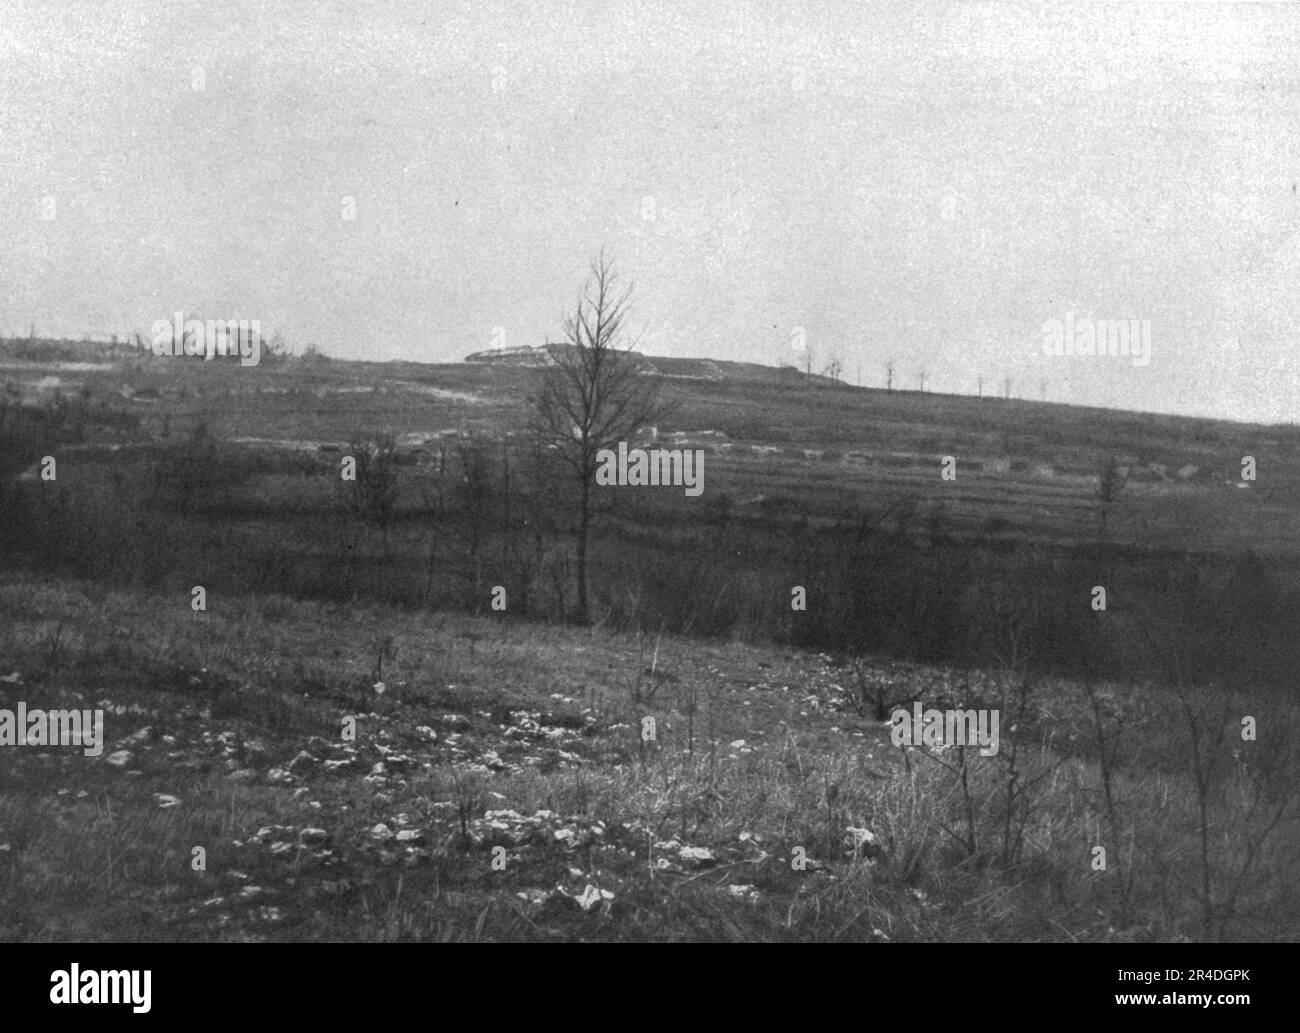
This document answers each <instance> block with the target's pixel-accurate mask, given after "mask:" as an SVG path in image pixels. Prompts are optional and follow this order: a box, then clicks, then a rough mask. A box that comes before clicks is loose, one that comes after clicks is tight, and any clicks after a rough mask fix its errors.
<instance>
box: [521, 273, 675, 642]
mask: <svg viewBox="0 0 1300 1033" xmlns="http://www.w3.org/2000/svg"><path fill="white" fill-rule="evenodd" d="M631 300H632V285H631V284H630V283H629V284H627V285H626V286H620V283H619V277H618V275H617V273H616V272H615V270H614V266H613V263H612V262H611V261H610V260H609V259H608V258H606V256H605V253H604V251H602V252H601V253H600V254H599V255H598V256H597V257H596V258H595V259H593V260H592V263H591V269H590V273H589V275H588V278H587V282H586V284H585V285H584V287H583V289H582V291H581V292H580V293H579V295H578V300H577V302H576V303H575V305H574V308H573V310H572V312H571V314H569V315H567V316H566V317H565V320H564V336H565V341H566V344H565V346H564V347H561V348H557V349H554V350H553V353H552V356H551V358H552V363H551V364H549V365H547V366H545V367H543V368H542V370H541V373H540V375H539V383H538V387H537V391H536V393H535V394H534V395H533V397H532V398H531V399H530V402H531V405H532V410H533V428H534V432H535V434H536V436H537V438H538V440H539V441H540V442H542V443H543V444H544V445H545V446H547V447H549V448H553V449H555V450H556V451H557V452H558V453H559V455H560V457H561V459H562V460H563V461H564V463H565V465H566V466H567V467H568V469H569V471H570V473H571V474H572V476H573V479H574V482H575V484H576V487H577V489H578V501H577V520H576V524H575V527H574V547H575V554H576V559H577V572H576V573H577V589H578V598H577V606H576V610H575V612H574V614H573V617H574V619H575V620H576V621H578V622H579V623H586V622H587V621H588V620H589V618H590V610H589V606H588V599H587V544H588V541H589V539H590V536H591V526H592V517H593V512H594V505H593V502H594V499H593V491H592V489H593V488H594V487H595V483H596V470H597V468H598V467H599V463H598V462H597V457H596V454H597V453H598V452H599V451H600V450H601V449H605V448H611V449H612V448H615V447H616V446H617V444H618V442H620V441H629V440H630V439H631V438H632V437H634V436H635V435H636V433H637V432H638V431H639V430H641V429H643V428H645V427H646V426H648V425H650V424H655V423H658V422H660V421H661V420H662V419H663V418H664V417H666V416H668V415H669V414H670V413H671V412H672V410H673V406H671V405H670V404H668V403H666V402H665V401H664V400H663V399H662V397H661V394H660V392H661V381H660V380H659V379H658V378H657V377H650V376H644V375H642V373H641V370H640V368H639V363H638V362H637V360H636V357H635V356H634V355H633V353H632V351H631V350H630V349H622V348H620V347H618V345H619V343H620V342H621V340H622V337H623V331H624V329H625V326H624V324H625V322H626V319H627V314H628V310H629V307H630V305H631Z"/></svg>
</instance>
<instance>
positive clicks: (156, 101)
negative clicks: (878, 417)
mask: <svg viewBox="0 0 1300 1033" xmlns="http://www.w3.org/2000/svg"><path fill="white" fill-rule="evenodd" d="M1298 23H1300V8H1297V6H1296V5H1282V4H1276V5H1268V4H1176V5H1174V4H1170V5H1166V4H1154V3H1153V4H1142V5H1136V4H1091V3H1090V4H1086V5H1082V4H1081V5H1074V4H1061V5H1038V4H1033V5H1029V4H1025V5H1021V4H1011V3H997V4H976V3H969V4H966V3H959V4H942V3H927V4H924V5H920V4H915V3H904V4H893V3H863V2H860V0H854V2H851V3H843V4H832V3H825V4H802V3H798V2H793V3H792V2H789V0H786V2H782V3H774V4H759V3H738V2H725V3H724V2H713V0H690V2H689V3H684V4H681V5H676V4H671V3H667V2H664V0H658V2H655V3H646V4H623V3H618V2H611V0H595V2H584V0H570V2H566V3H564V4H562V5H560V4H555V5H550V4H544V3H542V4H539V3H533V2H522V0H521V2H518V3H508V4H499V5H494V4H484V3H478V2H476V3H470V4H464V5H461V4H443V3H438V4H421V3H418V2H397V3H391V4H389V3H366V2H363V0H345V2H342V3H337V4H320V5H311V7H308V6H307V5H305V4H301V3H295V2H290V0H286V2H281V0H267V2H262V3H257V2H249V3H231V2H225V0H201V2H197V3H189V2H178V0H166V2H159V3H144V2H140V3H132V4H129V5H119V4H110V3H95V4H84V3H72V2H61V0H55V2H51V0H42V2H40V3H38V4H31V5H27V4H17V3H14V2H12V0H0V332H14V331H23V332H25V331H26V329H27V327H28V326H29V324H30V323H32V322H33V321H34V322H35V323H36V325H37V327H38V330H40V331H42V332H45V333H50V334H55V333H58V334H75V335H78V336H80V335H81V334H83V333H91V334H96V335H98V334H103V335H107V334H109V333H113V332H118V333H126V332H128V331H131V330H135V329H139V330H142V331H145V332H146V333H147V330H148V328H149V327H150V325H151V324H152V323H153V322H154V321H155V320H157V319H162V318H167V317H168V316H169V314H170V313H171V312H173V311H174V310H176V309H177V308H181V309H183V310H185V311H186V312H187V314H188V313H197V314H198V315H201V316H205V317H211V318H246V319H259V320H261V322H262V324H263V328H264V330H266V331H267V332H268V333H269V331H270V329H271V328H278V329H280V330H281V331H282V332H283V333H284V334H285V336H286V337H287V338H288V340H289V341H290V342H291V343H293V344H295V345H298V346H302V345H304V344H306V343H307V342H317V343H318V344H319V345H320V346H321V347H322V348H323V349H324V350H325V351H328V352H330V353H333V354H337V355H343V356H349V357H359V358H374V359H386V358H409V359H422V360H427V361H454V360H457V359H459V358H461V357H463V356H464V355H465V354H467V353H469V352H471V351H474V350H478V349H483V348H487V347H489V346H490V345H491V344H492V343H493V342H494V340H496V341H498V342H503V343H505V344H510V345H514V344H538V343H541V342H542V341H544V340H545V339H547V338H550V339H552V340H555V339H559V336H560V323H561V317H562V314H563V310H564V308H565V306H566V304H567V303H569V302H570V301H571V300H572V298H573V296H574V295H575V293H576V291H577V289H578V287H579V285H580V283H581V281H582V278H583V274H584V270H585V266H586V264H587V263H588V261H589V260H590V258H591V256H592V254H593V253H594V252H595V251H596V250H597V249H598V248H600V247H601V246H602V245H603V246H605V247H606V248H607V249H608V252H609V253H610V254H611V255H612V256H613V257H614V258H615V259H616V260H617V262H618V264H619V266H620V267H621V268H622V270H623V271H624V272H625V273H626V274H627V275H628V276H630V277H631V278H632V279H633V280H634V281H635V286H636V292H637V305H636V309H635V315H636V330H637V331H638V333H639V334H640V335H641V343H640V347H641V350H642V351H644V352H647V353H649V354H667V355H679V356H707V357H710V358H728V359H739V360H748V361H754V362H762V363H768V364H775V363H779V362H785V361H797V362H799V363H800V365H802V364H803V362H804V360H803V358H802V357H801V356H800V355H799V354H798V353H795V352H794V351H793V341H794V340H795V339H796V335H797V334H798V333H799V332H800V330H802V333H803V335H804V337H805V339H806V341H807V344H808V346H809V347H810V348H811V349H812V353H813V361H814V364H815V365H817V366H820V365H822V364H824V362H825V361H827V360H828V359H830V358H832V357H835V358H838V359H839V360H840V361H841V362H842V363H843V365H844V368H845V372H846V375H847V378H848V379H849V380H850V381H855V380H856V379H857V377H858V375H859V373H858V370H859V367H860V369H861V374H860V375H861V378H862V382H863V383H864V384H867V385H878V384H880V383H881V382H882V381H883V376H884V366H885V363H886V361H887V360H888V359H889V358H891V357H892V358H894V359H895V362H896V367H897V370H898V372H897V374H896V383H897V382H901V383H903V384H904V386H914V385H915V384H916V382H917V374H918V373H919V372H920V371H923V370H924V371H925V372H927V373H928V381H927V385H928V387H929V388H930V389H933V390H939V391H961V392H971V393H973V392H974V391H975V389H976V378H977V377H978V376H981V375H982V376H983V377H985V379H986V385H989V384H994V383H996V384H998V385H999V390H1000V386H1001V382H1002V379H1003V378H1004V377H1008V376H1009V377H1011V378H1013V380H1014V392H1015V393H1016V394H1018V395H1022V396H1024V397H1032V398H1038V397H1040V396H1041V394H1042V393H1043V391H1044V390H1045V392H1046V397H1047V398H1048V399H1049V400H1056V401H1072V402H1078V403H1086V404H1096V405H1107V406H1121V407H1125V408H1133V409H1147V410H1156V411H1165V412H1184V413H1192V414H1204V415H1215V416H1223V417H1229V418H1235V419H1247V420H1258V421H1266V422H1272V421H1282V420H1286V421H1295V420H1296V418H1297V416H1296V413H1297V376H1298V374H1297V370H1298V369H1300V356H1297V355H1296V341H1297V336H1296V334H1297V325H1298V320H1297V315H1298V314H1300V277H1298V276H1297V273H1300V238H1298V237H1297V224H1298V223H1300V215H1298V213H1300V197H1298V196H1297V182H1300V134H1298V133H1297V130H1300V92H1298V91H1297V73H1298V72H1300V46H1298V43H1300V40H1298V35H1300V33H1298V32H1297V25H1298ZM50 199H52V201H51V200H50ZM353 205H354V206H355V218H353V219H348V218H347V217H346V216H348V215H350V214H352V206H353ZM1067 312H1073V313H1074V315H1075V318H1076V319H1082V318H1085V317H1093V318H1099V319H1112V318H1130V319H1141V320H1149V321H1150V324H1151V343H1152V358H1151V362H1150V364H1149V365H1148V366H1145V367H1136V366H1135V365H1134V364H1133V363H1132V362H1131V361H1130V360H1128V359H1125V358H1122V357H1114V358H1111V357H1106V358H1096V357H1093V358H1088V357H1083V356H1062V357H1047V356H1045V355H1043V336H1044V335H1043V324H1044V323H1045V322H1046V321H1047V320H1049V319H1053V318H1055V319H1064V318H1065V314H1066V313H1067ZM495 328H501V329H500V332H497V331H496V329H495ZM494 333H496V337H495V338H494ZM985 390H986V391H988V390H990V388H989V387H988V386H986V388H985Z"/></svg>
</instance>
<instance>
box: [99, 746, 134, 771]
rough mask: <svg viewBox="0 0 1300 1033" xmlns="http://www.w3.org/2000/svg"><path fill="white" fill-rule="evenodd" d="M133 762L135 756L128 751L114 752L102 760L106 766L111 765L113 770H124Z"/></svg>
mask: <svg viewBox="0 0 1300 1033" xmlns="http://www.w3.org/2000/svg"><path fill="white" fill-rule="evenodd" d="M133 760H135V754H133V753H132V752H131V751H130V750H114V751H113V752H112V753H110V754H109V755H108V756H107V757H105V758H104V762H105V763H106V764H111V765H112V766H113V767H115V768H124V767H126V766H127V765H128V764H130V763H131V761H133Z"/></svg>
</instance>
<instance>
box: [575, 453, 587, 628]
mask: <svg viewBox="0 0 1300 1033" xmlns="http://www.w3.org/2000/svg"><path fill="white" fill-rule="evenodd" d="M590 530H591V485H590V482H589V481H588V480H587V479H586V478H584V479H583V482H582V510H581V512H579V514H578V541H577V554H578V556H577V558H578V608H577V611H576V613H575V614H574V618H575V620H576V621H577V622H578V623H579V624H586V623H587V620H588V613H587V535H588V532H589V531H590Z"/></svg>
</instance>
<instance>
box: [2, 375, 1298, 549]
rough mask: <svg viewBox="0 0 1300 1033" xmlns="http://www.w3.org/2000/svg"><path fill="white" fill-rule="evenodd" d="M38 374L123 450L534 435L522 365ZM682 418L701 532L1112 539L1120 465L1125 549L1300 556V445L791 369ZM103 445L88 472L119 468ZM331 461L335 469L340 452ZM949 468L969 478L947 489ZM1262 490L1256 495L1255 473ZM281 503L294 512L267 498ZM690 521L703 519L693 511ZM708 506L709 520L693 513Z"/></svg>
mask: <svg viewBox="0 0 1300 1033" xmlns="http://www.w3.org/2000/svg"><path fill="white" fill-rule="evenodd" d="M116 354H117V357H116V358H114V359H110V360H108V361H96V362H73V363H67V362H64V363H51V362H45V363H38V362H29V361H20V360H15V359H13V358H3V356H2V355H0V359H3V361H0V380H4V381H6V382H8V383H10V384H13V385H15V388H16V389H17V390H19V391H21V392H22V393H23V394H24V395H25V396H27V397H29V398H33V399H40V398H46V399H48V398H49V397H50V396H51V395H52V393H53V392H55V391H62V392H64V393H65V394H68V395H76V394H77V393H78V392H80V391H82V390H83V389H85V388H89V389H90V390H91V392H92V393H93V394H94V395H95V396H96V397H98V398H100V399H103V400H108V401H109V402H111V404H113V405H114V406H116V407H118V408H121V409H123V410H124V411H126V412H127V413H130V414H133V415H136V416H138V417H140V420H141V428H142V429H141V432H140V433H139V434H136V435H130V434H125V435H121V436H120V438H115V439H114V443H121V441H129V440H132V439H133V438H134V439H135V440H151V441H156V440H158V437H159V434H160V433H161V432H162V430H163V427H164V421H165V420H166V423H167V427H168V429H169V431H170V433H171V434H172V440H176V439H177V438H178V437H181V436H183V435H184V434H185V433H186V431H187V430H188V428H189V427H190V426H192V425H193V424H194V423H196V422H198V421H203V422H205V423H206V424H207V426H208V428H209V430H210V431H211V433H212V434H213V435H214V436H215V437H216V438H218V439H220V440H223V441H226V442H232V443H237V444H240V445H242V446H244V447H248V448H250V449H257V450H266V449H270V450H275V451H281V452H306V453H309V454H311V453H317V452H318V451H319V449H320V447H321V446H322V445H326V446H329V445H331V444H339V445H342V444H346V443H347V442H348V441H349V440H350V439H351V438H352V437H353V435H355V434H357V433H358V432H362V433H366V432H368V433H374V432H377V431H379V430H382V429H389V430H392V431H394V432H395V433H396V434H398V435H399V437H400V438H401V442H402V447H403V448H404V449H405V450H406V451H407V452H409V453H412V454H414V455H415V456H416V457H417V458H418V457H419V456H420V455H421V453H424V452H427V444H428V443H430V442H433V441H436V440H438V438H439V437H441V436H445V435H449V434H453V433H458V432H459V433H469V434H477V435H484V436H488V437H500V436H504V435H507V434H513V435H515V436H518V435H519V433H520V431H521V429H522V423H523V417H524V400H525V398H526V396H527V393H528V390H529V387H530V384H531V376H532V371H531V370H529V369H526V368H521V367H517V366H511V365H509V364H494V363H457V364H449V365H422V364H415V363H398V362H390V363H363V362H341V361H322V362H310V363H308V362H292V361H291V362H288V363H285V364H280V365H265V366H255V367H247V368H246V367H242V366H240V365H239V364H238V362H237V361H235V360H233V359H226V360H215V361H213V362H208V363H204V362H202V361H196V360H192V359H191V360H184V359H174V358H157V357H153V356H147V357H144V358H138V359H137V358H124V357H122V353H121V352H118V353H116ZM649 362H650V364H651V365H652V366H653V368H655V369H656V370H659V371H660V372H661V373H663V374H664V375H665V376H666V379H667V383H668V391H669V393H670V395H671V396H672V397H673V398H675V399H676V400H677V401H679V402H680V405H681V408H680V411H679V413H678V414H677V415H676V416H675V417H674V419H673V421H672V423H671V424H670V425H668V426H664V427H661V428H660V444H661V446H663V447H694V448H702V449H704V450H705V495H704V497H703V498H701V499H696V500H684V499H682V498H680V497H679V495H680V493H678V492H674V493H671V496H670V494H669V493H668V492H666V491H665V492H660V493H646V494H647V495H649V496H651V497H650V498H648V499H647V502H648V507H647V515H648V511H649V508H650V507H653V508H654V509H660V510H663V511H664V512H671V513H672V514H674V518H675V519H678V520H681V519H686V520H687V521H689V520H690V519H691V518H692V517H697V516H698V515H699V513H700V511H701V510H702V509H703V507H704V506H705V505H706V504H707V501H708V500H710V499H712V500H717V499H718V498H720V497H724V496H725V497H726V498H727V499H728V500H729V504H730V506H731V508H732V510H733V512H735V513H736V514H737V515H738V516H740V517H742V518H743V517H746V516H748V517H750V518H753V519H761V520H763V521H764V522H765V523H767V524H770V525H779V524H782V523H790V524H795V523H797V522H799V521H802V520H805V519H806V520H809V521H812V522H814V523H815V522H817V521H819V520H820V521H826V520H834V519H840V518H842V517H843V516H844V515H845V514H850V513H853V512H854V511H856V510H858V509H860V508H862V507H867V508H871V507H880V508H883V507H884V506H885V505H887V504H891V503H894V502H897V501H899V500H903V499H910V500H911V503H912V505H913V506H914V507H915V511H916V513H917V514H918V518H919V519H930V518H931V517H932V515H933V513H934V511H935V510H936V509H938V508H941V510H942V520H943V522H944V525H945V527H946V528H947V530H948V533H951V534H953V535H955V536H958V537H965V536H973V535H980V536H983V537H985V538H988V539H994V540H1003V541H1021V542H1036V543H1042V544H1067V543H1077V542H1081V541H1090V540H1092V539H1093V538H1094V537H1095V536H1096V535H1097V533H1098V524H1097V477H1098V471H1099V469H1100V467H1101V464H1102V463H1103V461H1105V460H1106V459H1107V458H1108V457H1114V458H1115V459H1116V461H1117V462H1118V464H1119V465H1120V466H1121V468H1123V469H1125V470H1127V471H1128V478H1127V483H1126V486H1125V488H1124V490H1123V492H1122V493H1121V494H1120V497H1119V500H1118V501H1117V503H1116V504H1115V507H1114V509H1115V512H1114V514H1113V515H1112V516H1111V518H1110V520H1109V527H1108V537H1109V538H1110V540H1112V541H1114V542H1116V543H1121V544H1127V545H1132V546H1136V547H1138V548H1139V549H1156V550H1162V549H1168V548H1175V549H1180V550H1193V551H1197V552H1202V551H1204V552H1218V553H1229V554H1231V553H1238V552H1240V551H1241V550H1242V549H1244V548H1247V547H1249V548H1251V549H1253V550H1254V551H1255V552H1256V553H1258V554H1261V555H1269V556H1274V557H1277V558H1278V559H1281V560H1283V561H1285V562H1286V563H1287V565H1288V566H1291V565H1292V564H1294V562H1295V561H1296V560H1297V559H1300V518H1298V517H1297V513H1300V430H1297V428H1296V427H1294V426H1290V425H1288V426H1275V427H1260V426H1255V425H1251V424H1239V423H1230V422H1226V421H1214V420H1199V419H1188V418H1184V417H1173V416H1168V417H1166V416H1153V415H1150V414H1145V413H1130V412H1123V411H1113V410H1104V409H1091V408H1082V407H1076V406H1066V405H1058V404H1053V403H1040V402H1031V401H1021V400H1016V399H1012V400H1003V399H998V398H982V399H980V398H971V397H967V396H955V395H935V394H921V393H918V392H911V391H906V392H905V391H892V392H889V391H883V390H878V389H858V388H854V387H849V386H847V385H844V384H835V383H832V382H831V381H828V380H826V379H825V378H819V377H814V378H812V379H811V380H808V379H806V378H804V377H803V376H802V375H800V374H798V373H797V372H795V371H793V370H791V369H785V370H781V369H776V368H772V367H764V366H755V365H748V364H740V363H729V362H714V361H707V360H695V359H660V358H652V359H650V360H649ZM95 444H96V443H95V442H90V443H89V445H90V447H89V448H85V449H83V450H80V451H73V452H70V453H69V454H68V458H69V460H70V461H73V462H77V461H83V460H84V461H87V462H96V461H102V460H103V459H104V454H103V450H102V449H99V450H97V449H96V448H95V447H94V446H95ZM331 454H332V453H331ZM944 456H952V457H954V458H955V459H956V464H957V465H956V471H957V479H956V480H955V481H953V482H944V481H942V480H941V479H940V469H941V466H940V464H941V460H942V458H943V457H944ZM1246 456H1252V457H1254V459H1255V466H1256V471H1257V473H1256V478H1255V480H1254V481H1250V482H1247V481H1243V480H1242V460H1243V458H1244V457H1246ZM267 501H268V502H274V501H276V500H274V499H271V498H268V499H267ZM683 507H687V508H683ZM692 507H693V511H692Z"/></svg>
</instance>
